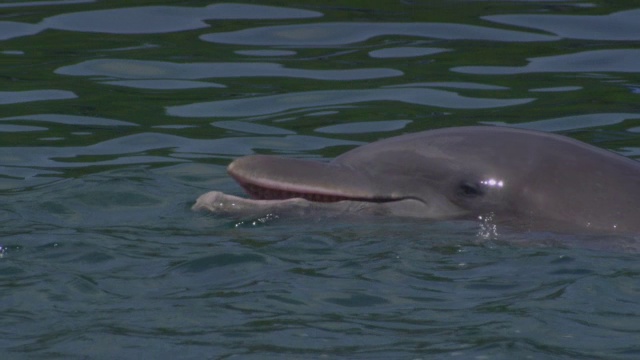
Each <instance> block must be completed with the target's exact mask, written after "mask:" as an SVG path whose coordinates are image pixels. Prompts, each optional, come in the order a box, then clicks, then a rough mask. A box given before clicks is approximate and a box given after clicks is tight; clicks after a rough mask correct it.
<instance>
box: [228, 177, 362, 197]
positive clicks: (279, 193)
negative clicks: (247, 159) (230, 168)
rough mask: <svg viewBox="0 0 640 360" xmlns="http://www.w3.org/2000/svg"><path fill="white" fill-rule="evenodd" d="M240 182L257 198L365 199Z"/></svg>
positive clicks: (239, 182)
mask: <svg viewBox="0 0 640 360" xmlns="http://www.w3.org/2000/svg"><path fill="white" fill-rule="evenodd" d="M236 181H238V179H236ZM238 184H240V186H242V188H243V189H244V191H245V192H246V193H247V194H248V195H249V196H250V197H251V198H253V199H256V200H286V199H293V198H302V199H305V200H308V201H313V202H327V203H329V202H338V201H342V200H360V201H363V199H355V198H350V197H347V196H339V195H328V194H317V193H311V192H301V191H293V190H283V189H276V188H269V187H264V186H260V185H257V184H254V183H250V182H245V181H238Z"/></svg>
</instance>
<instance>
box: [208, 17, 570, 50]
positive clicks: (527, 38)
mask: <svg viewBox="0 0 640 360" xmlns="http://www.w3.org/2000/svg"><path fill="white" fill-rule="evenodd" d="M384 35H386V36H389V35H404V36H417V37H422V38H429V39H449V40H485V41H504V42H532V41H554V40H558V38H557V37H555V36H549V35H540V34H533V33H527V32H521V31H512V30H501V29H492V28H488V27H482V26H474V25H464V24H447V23H357V22H349V23H346V22H345V23H316V24H301V25H279V26H268V27H258V28H252V29H245V30H239V31H232V32H218V33H213V34H207V35H202V36H201V37H200V38H201V39H202V40H204V41H210V42H214V43H220V44H239V45H262V46H264V45H278V46H312V47H315V46H337V45H347V44H353V43H357V42H362V41H366V40H368V39H370V38H373V37H376V36H384Z"/></svg>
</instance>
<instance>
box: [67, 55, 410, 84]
mask: <svg viewBox="0 0 640 360" xmlns="http://www.w3.org/2000/svg"><path fill="white" fill-rule="evenodd" d="M55 73H56V74H60V75H72V76H109V77H115V78H124V79H184V80H194V79H206V78H233V77H251V78H254V77H290V78H305V79H316V80H339V81H348V80H365V79H376V78H384V77H393V76H401V75H402V74H403V73H402V72H401V71H399V70H394V69H384V68H371V69H353V70H306V69H290V68H286V67H284V66H282V65H280V64H277V63H189V64H180V63H171V62H166V61H142V60H124V59H100V60H89V61H84V62H81V63H79V64H76V65H70V66H64V67H61V68H58V69H57V70H55Z"/></svg>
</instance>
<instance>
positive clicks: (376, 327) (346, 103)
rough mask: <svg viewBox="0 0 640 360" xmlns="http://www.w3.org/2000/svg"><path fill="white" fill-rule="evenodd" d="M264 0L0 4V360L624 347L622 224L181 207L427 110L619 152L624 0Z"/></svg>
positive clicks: (614, 350) (624, 104)
mask: <svg viewBox="0 0 640 360" xmlns="http://www.w3.org/2000/svg"><path fill="white" fill-rule="evenodd" d="M280 4H281V3H279V2H275V1H274V2H271V1H263V2H261V6H257V5H253V4H249V3H247V4H214V3H209V2H201V1H191V2H186V1H185V2H182V3H181V2H164V3H163V2H162V1H148V2H145V4H144V5H145V7H132V5H131V3H130V2H125V1H109V2H104V1H103V2H96V1H42V2H3V3H1V4H0V15H1V17H0V19H1V20H0V45H1V46H0V64H1V65H0V69H1V75H2V76H0V84H1V88H0V192H1V194H2V195H1V196H2V199H3V201H2V204H1V205H0V222H1V223H2V230H0V231H1V234H2V236H1V237H0V246H1V248H0V255H1V258H0V286H1V291H0V308H1V310H2V311H1V312H0V329H1V330H0V334H1V336H0V352H1V353H2V358H3V359H38V358H46V359H56V358H59V359H85V358H92V359H93V358H96V359H107V358H166V359H173V358H182V359H226V358H234V357H235V358H242V359H282V358H297V359H315V358H348V359H427V358H428V359H444V358H447V359H449V358H462V359H514V358H534V359H540V358H566V359H570V358H575V359H584V358H607V359H609V358H629V359H635V358H637V357H638V356H640V346H639V345H638V344H640V325H639V324H640V321H639V320H640V301H639V300H638V299H639V298H640V296H639V295H640V265H638V261H637V260H638V259H637V256H638V255H637V253H634V252H630V251H627V250H628V249H629V248H633V247H634V246H637V243H633V241H632V240H630V241H631V243H630V244H627V245H628V246H625V244H622V246H618V247H616V248H614V249H611V248H610V247H608V246H607V241H608V240H607V239H602V238H593V237H589V238H584V237H575V238H571V237H568V238H565V239H563V240H564V241H563V246H558V244H557V242H556V240H557V239H556V235H554V234H544V233H543V234H527V233H525V234H517V233H516V234H513V233H511V234H510V233H505V232H503V231H502V230H501V229H499V231H498V233H497V235H496V233H495V232H494V231H493V229H489V231H487V229H482V228H480V227H478V225H477V224H469V223H457V222H441V223H432V224H426V223H422V222H417V221H407V220H399V219H383V220H381V219H377V220H376V221H375V222H374V221H367V220H360V221H353V222H352V221H344V220H340V219H316V218H310V219H288V220H280V221H272V220H270V221H266V222H265V221H260V220H261V219H255V221H251V220H249V221H243V222H238V221H234V220H231V219H224V218H215V217H212V216H209V215H206V214H198V213H193V212H191V211H190V210H189V208H190V206H191V205H192V204H193V202H194V200H195V199H196V198H197V196H199V195H200V194H202V193H204V192H206V191H209V190H214V189H215V190H221V191H225V192H228V193H233V194H240V193H241V190H240V189H239V187H238V186H237V185H235V184H234V183H233V181H232V180H230V179H229V178H228V176H227V175H226V173H225V166H226V164H228V163H229V161H230V160H231V159H233V158H236V157H238V156H242V155H246V154H251V153H254V152H257V153H275V154H283V155H286V156H295V157H300V158H331V157H334V156H336V155H338V154H340V153H342V152H344V151H346V150H348V149H350V148H352V147H353V146H357V145H359V144H363V143H368V142H371V141H374V140H376V139H380V138H384V137H389V136H394V135H399V134H402V133H407V132H416V131H421V130H427V129H431V128H439V127H445V126H460V125H472V124H503V125H504V124H508V125H512V126H520V127H525V128H533V129H538V130H543V131H554V132H558V133H562V134H565V135H568V136H572V137H575V138H577V139H580V140H583V141H586V142H589V143H592V144H595V145H597V146H600V147H604V148H607V149H610V150H613V151H617V152H619V153H621V154H624V155H626V156H630V157H637V156H639V155H640V138H639V136H638V132H639V131H640V130H639V129H640V122H639V120H640V111H639V108H638V93H639V91H638V89H639V88H640V77H639V75H638V74H639V72H640V68H639V65H638V64H640V62H638V56H639V54H640V53H639V51H640V50H639V49H638V47H637V42H638V40H640V35H639V34H640V25H639V24H640V8H637V5H634V4H633V3H632V2H604V1H592V2H580V1H565V2H556V1H549V2H528V1H517V2H485V1H473V2H458V1H429V2H406V1H379V2H352V3H351V4H349V5H345V4H341V5H339V6H337V5H334V4H320V5H318V3H317V2H312V1H306V2H305V1H301V2H297V3H295V4H294V5H292V6H294V7H290V8H282V7H275V6H276V5H280ZM270 5H273V6H270ZM265 6H266V7H265ZM586 176H588V174H586ZM603 244H604V245H603Z"/></svg>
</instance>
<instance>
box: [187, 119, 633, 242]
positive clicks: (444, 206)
mask: <svg viewBox="0 0 640 360" xmlns="http://www.w3.org/2000/svg"><path fill="white" fill-rule="evenodd" d="M228 172H229V174H230V175H231V176H232V177H233V178H234V179H235V180H236V181H237V182H238V183H239V184H240V186H242V187H243V188H244V190H245V191H246V192H247V194H248V195H249V196H250V197H251V199H246V198H241V197H237V196H233V195H227V194H223V193H221V192H216V191H212V192H209V193H206V194H204V195H202V196H200V198H198V200H197V202H196V204H195V205H194V206H193V209H195V210H209V211H211V212H214V213H217V214H226V215H231V216H246V215H253V216H255V215H268V214H272V215H276V216H280V215H285V214H295V215H302V216H304V215H308V214H314V213H331V214H345V213H350V214H352V213H353V214H366V215H386V216H401V217H414V218H425V219H434V220H438V219H470V220H473V219H482V218H486V217H491V218H492V219H493V220H494V221H495V222H496V223H503V224H507V225H511V226H514V227H517V228H521V229H525V230H551V231H556V230H557V231H563V232H566V231H569V232H583V233H584V232H586V233H622V234H638V233H640V162H637V161H635V160H632V159H629V158H626V157H624V156H621V155H618V154H615V153H613V152H611V151H607V150H603V149H600V148H597V147H594V146H592V145H588V144H585V143H583V142H580V141H577V140H574V139H571V138H568V137H564V136H560V135H556V134H551V133H544V132H537V131H530V130H519V129H514V128H507V127H489V126H471V127H455V128H446V129H439V130H431V131H424V132H419V133H414V134H408V135H402V136H397V137H392V138H389V139H385V140H381V141H377V142H373V143H371V144H367V145H364V146H361V147H358V148H356V149H353V150H351V151H348V152H347V153H345V154H343V155H340V156H338V157H337V158H335V159H334V160H332V161H330V162H328V163H325V162H319V161H311V160H301V159H293V158H282V157H277V156H266V155H251V156H245V157H242V158H239V159H237V160H235V161H233V162H232V163H231V164H230V165H229V167H228Z"/></svg>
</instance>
